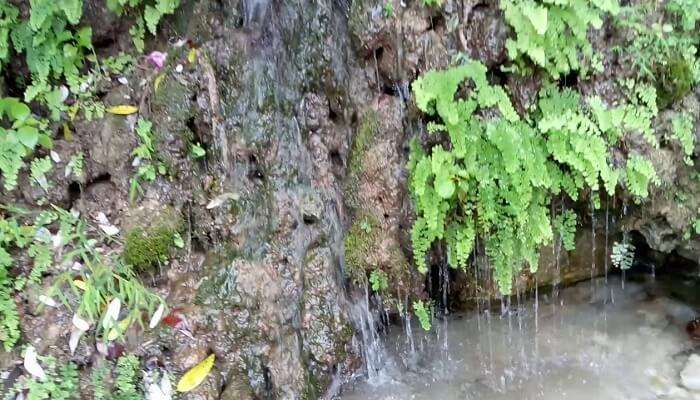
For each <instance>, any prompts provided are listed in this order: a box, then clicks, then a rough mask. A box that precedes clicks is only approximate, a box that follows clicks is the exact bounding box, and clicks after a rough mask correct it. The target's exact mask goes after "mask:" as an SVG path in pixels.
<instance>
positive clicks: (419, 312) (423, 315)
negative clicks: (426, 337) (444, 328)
mask: <svg viewBox="0 0 700 400" xmlns="http://www.w3.org/2000/svg"><path fill="white" fill-rule="evenodd" d="M413 313H414V314H415V315H416V317H418V322H419V323H420V326H421V328H423V330H424V331H429V330H430V328H432V326H433V324H432V322H431V319H432V315H433V310H432V307H431V305H430V303H428V304H427V305H426V304H424V303H423V300H416V301H414V302H413Z"/></svg>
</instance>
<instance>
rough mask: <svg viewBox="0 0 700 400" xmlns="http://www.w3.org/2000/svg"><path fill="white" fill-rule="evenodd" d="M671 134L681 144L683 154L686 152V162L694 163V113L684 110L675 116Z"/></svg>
mask: <svg viewBox="0 0 700 400" xmlns="http://www.w3.org/2000/svg"><path fill="white" fill-rule="evenodd" d="M671 136H672V137H673V138H674V139H676V140H678V142H679V143H680V144H681V149H683V154H685V158H684V161H685V163H686V164H688V165H693V160H692V156H693V153H694V152H695V127H694V118H693V116H692V114H690V113H687V112H684V113H681V114H679V115H677V116H676V117H675V118H673V121H672V130H671Z"/></svg>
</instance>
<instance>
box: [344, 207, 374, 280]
mask: <svg viewBox="0 0 700 400" xmlns="http://www.w3.org/2000/svg"><path fill="white" fill-rule="evenodd" d="M378 227H379V221H377V219H376V218H374V217H372V216H369V215H364V216H361V217H360V218H358V220H357V221H355V222H354V223H353V224H352V226H351V227H350V230H349V231H348V232H347V233H346V235H345V270H346V274H347V275H348V276H349V277H350V279H351V280H352V281H353V282H355V283H357V284H363V283H364V282H366V281H367V273H368V272H369V271H372V269H373V268H374V265H373V264H372V263H371V261H370V260H369V255H370V254H371V253H372V251H373V248H374V246H376V245H377V241H378V234H379V229H378Z"/></svg>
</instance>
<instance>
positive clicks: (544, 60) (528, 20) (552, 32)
mask: <svg viewBox="0 0 700 400" xmlns="http://www.w3.org/2000/svg"><path fill="white" fill-rule="evenodd" d="M500 5H501V9H502V10H503V13H504V16H505V19H506V21H507V22H508V24H509V25H510V26H511V27H512V28H513V30H514V32H515V38H513V39H508V41H507V42H506V48H507V49H508V56H509V57H510V58H511V59H512V60H516V61H521V60H522V57H527V58H528V59H530V60H532V62H534V63H535V64H536V65H538V66H540V67H542V68H544V69H545V70H546V71H547V72H548V73H549V74H550V75H552V76H553V77H555V78H558V77H559V76H561V75H566V74H568V73H569V72H571V71H578V70H581V71H583V72H584V73H585V72H586V71H587V69H588V68H589V67H590V66H597V67H598V68H599V67H600V66H599V65H596V64H599V63H600V61H599V60H596V57H595V55H594V54H593V48H592V46H591V44H590V42H589V41H588V38H587V34H588V30H589V28H594V29H600V28H601V26H602V25H603V18H604V17H605V15H606V14H611V15H617V13H618V12H619V11H620V6H619V4H618V1H617V0H594V1H591V0H501V2H500ZM520 64H522V63H520Z"/></svg>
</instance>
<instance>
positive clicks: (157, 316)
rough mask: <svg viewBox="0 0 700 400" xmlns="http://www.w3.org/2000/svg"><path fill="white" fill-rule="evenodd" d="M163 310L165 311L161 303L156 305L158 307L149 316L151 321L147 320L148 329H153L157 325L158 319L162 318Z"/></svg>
mask: <svg viewBox="0 0 700 400" xmlns="http://www.w3.org/2000/svg"><path fill="white" fill-rule="evenodd" d="M164 312H165V305H164V304H163V303H161V304H160V305H159V306H158V309H157V310H156V312H154V313H153V316H152V317H151V322H149V324H148V327H149V328H150V329H153V328H155V327H156V326H157V325H158V323H159V322H160V319H161V318H163V313H164Z"/></svg>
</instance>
